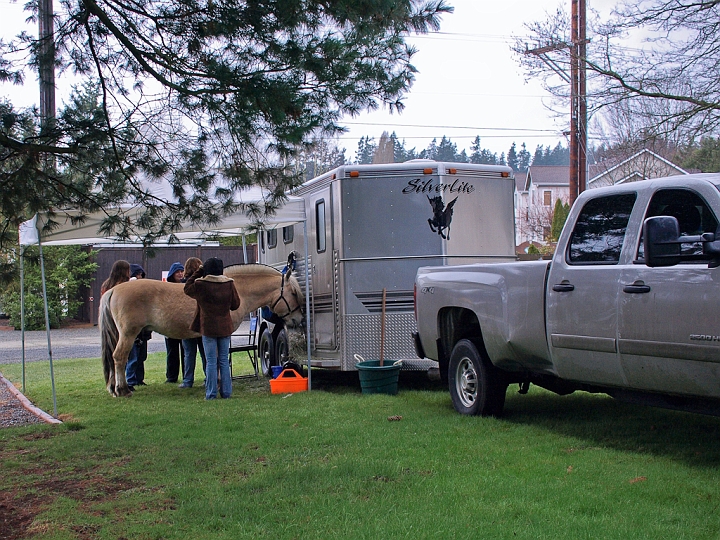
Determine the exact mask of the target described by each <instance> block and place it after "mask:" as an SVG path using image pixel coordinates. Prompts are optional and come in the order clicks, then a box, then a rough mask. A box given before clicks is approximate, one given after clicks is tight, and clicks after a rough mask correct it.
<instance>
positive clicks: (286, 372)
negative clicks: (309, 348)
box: [270, 369, 308, 394]
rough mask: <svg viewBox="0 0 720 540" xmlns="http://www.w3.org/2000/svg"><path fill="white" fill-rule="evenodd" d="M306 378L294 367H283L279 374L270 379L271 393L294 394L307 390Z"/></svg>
mask: <svg viewBox="0 0 720 540" xmlns="http://www.w3.org/2000/svg"><path fill="white" fill-rule="evenodd" d="M307 389H308V380H307V379H306V378H305V377H303V376H302V375H300V374H299V373H298V372H297V371H295V370H294V369H283V370H282V372H281V373H280V375H278V376H277V378H275V379H271V380H270V392H271V393H273V394H294V393H296V392H307Z"/></svg>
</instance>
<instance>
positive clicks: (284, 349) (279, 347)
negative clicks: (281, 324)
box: [275, 328, 290, 366]
mask: <svg viewBox="0 0 720 540" xmlns="http://www.w3.org/2000/svg"><path fill="white" fill-rule="evenodd" d="M289 355H290V341H289V340H288V335H287V332H286V331H285V329H284V328H283V329H282V330H280V333H279V334H278V335H277V338H275V361H276V362H277V363H276V364H275V365H278V366H282V365H284V364H285V362H287V360H288V356H289Z"/></svg>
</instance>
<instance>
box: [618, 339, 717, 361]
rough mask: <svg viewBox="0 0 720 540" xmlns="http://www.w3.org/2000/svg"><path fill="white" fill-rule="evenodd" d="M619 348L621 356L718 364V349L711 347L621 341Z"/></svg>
mask: <svg viewBox="0 0 720 540" xmlns="http://www.w3.org/2000/svg"><path fill="white" fill-rule="evenodd" d="M619 346H620V352H621V353H622V354H632V355H637V356H656V357H658V358H678V359H680V360H695V361H697V362H713V363H719V364H720V348H718V347H717V346H712V345H694V344H692V345H691V344H683V343H667V342H664V341H640V340H635V339H621V340H620V341H619Z"/></svg>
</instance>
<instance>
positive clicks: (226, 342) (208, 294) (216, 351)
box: [184, 257, 240, 399]
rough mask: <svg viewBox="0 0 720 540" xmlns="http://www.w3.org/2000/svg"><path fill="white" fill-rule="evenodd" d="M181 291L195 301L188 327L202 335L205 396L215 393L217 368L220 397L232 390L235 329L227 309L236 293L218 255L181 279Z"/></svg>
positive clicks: (237, 301)
mask: <svg viewBox="0 0 720 540" xmlns="http://www.w3.org/2000/svg"><path fill="white" fill-rule="evenodd" d="M184 290H185V294H187V295H188V296H189V297H191V298H194V299H195V301H196V302H197V308H196V309H195V318H194V319H193V322H192V324H191V325H190V329H191V330H193V331H195V332H199V333H200V335H201V336H202V342H203V347H204V348H205V358H206V360H207V369H206V373H205V376H206V383H205V399H215V398H216V397H217V394H218V368H219V369H220V379H221V387H220V389H219V392H220V397H221V398H229V397H230V395H231V394H232V380H231V379H230V360H229V353H230V335H231V334H232V333H233V331H234V330H235V325H234V324H233V321H232V317H231V315H230V312H231V311H234V310H236V309H238V308H239V307H240V296H239V295H238V292H237V289H236V288H235V282H234V281H233V280H232V279H231V278H229V277H227V276H224V275H223V262H222V260H221V259H218V258H216V257H211V258H210V259H208V260H207V261H205V263H204V264H203V265H202V266H201V267H200V268H198V270H197V271H196V272H193V274H192V275H191V276H190V277H189V278H188V280H187V281H186V282H185V289H184Z"/></svg>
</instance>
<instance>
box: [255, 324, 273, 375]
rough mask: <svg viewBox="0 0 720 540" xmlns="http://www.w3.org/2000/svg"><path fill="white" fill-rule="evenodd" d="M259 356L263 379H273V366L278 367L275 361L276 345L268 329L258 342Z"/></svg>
mask: <svg viewBox="0 0 720 540" xmlns="http://www.w3.org/2000/svg"><path fill="white" fill-rule="evenodd" d="M258 356H259V357H260V370H261V371H262V374H263V377H267V378H268V379H269V378H270V377H272V369H270V368H271V367H272V366H276V365H277V363H276V361H275V344H274V343H273V338H272V334H271V333H270V330H268V329H267V328H266V329H265V330H263V333H262V334H261V335H260V341H259V342H258Z"/></svg>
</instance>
